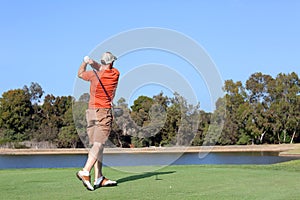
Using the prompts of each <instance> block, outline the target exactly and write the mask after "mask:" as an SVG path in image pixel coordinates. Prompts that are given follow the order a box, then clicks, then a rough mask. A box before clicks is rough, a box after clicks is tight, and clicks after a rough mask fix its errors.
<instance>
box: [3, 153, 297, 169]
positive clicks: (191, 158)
mask: <svg viewBox="0 0 300 200" xmlns="http://www.w3.org/2000/svg"><path fill="white" fill-rule="evenodd" d="M86 158H87V155H82V154H80V155H0V169H9V168H73V167H75V168H77V167H78V168H81V167H82V166H83V164H84V162H85V161H86ZM293 159H297V158H292V157H281V156H278V152H230V153H220V152H211V153H209V154H207V155H200V154H199V153H120V154H116V153H115V154H105V155H104V160H103V163H104V165H105V166H110V167H117V166H159V165H202V164H217V165H220V164H237V165H239V164H274V163H279V162H285V161H289V160H293ZM298 159H299V158H298Z"/></svg>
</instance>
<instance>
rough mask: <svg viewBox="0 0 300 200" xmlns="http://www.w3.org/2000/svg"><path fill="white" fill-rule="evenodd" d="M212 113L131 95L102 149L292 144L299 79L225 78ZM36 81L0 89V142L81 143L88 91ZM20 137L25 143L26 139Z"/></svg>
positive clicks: (178, 101) (298, 119)
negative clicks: (60, 92) (58, 89)
mask: <svg viewBox="0 0 300 200" xmlns="http://www.w3.org/2000/svg"><path fill="white" fill-rule="evenodd" d="M223 90H224V96H223V97H221V98H219V99H218V100H217V102H216V109H215V110H214V111H213V112H205V111H203V110H202V109H201V104H200V103H201V102H200V103H199V104H197V105H191V104H189V103H188V102H187V100H186V99H185V98H184V97H182V96H180V94H178V93H174V95H173V96H172V97H168V96H165V95H164V94H163V93H162V92H160V93H159V94H157V95H154V96H153V97H147V96H139V97H138V98H137V99H136V100H135V101H134V103H133V105H132V106H128V104H127V102H126V100H125V99H124V98H121V99H119V100H118V101H117V103H116V105H115V109H116V110H117V109H119V110H121V115H120V116H118V115H115V117H114V122H113V127H112V131H111V135H110V137H109V140H108V142H107V145H108V146H117V147H146V146H182V145H184V146H188V145H194V146H198V145H234V144H239V145H244V144H266V143H267V144H281V143H298V142H300V134H299V132H300V124H299V123H300V95H299V94H300V82H299V77H298V75H297V74H296V73H294V72H292V73H289V74H283V73H280V74H278V75H277V76H276V77H275V78H273V77H272V76H270V75H266V74H262V73H260V72H258V73H254V74H252V75H251V76H250V77H249V79H248V80H247V81H246V83H245V84H244V85H243V83H242V82H241V81H237V82H234V81H233V80H226V81H225V83H224V86H223ZM43 96H44V91H43V90H42V87H41V86H40V85H39V84H38V83H31V85H30V86H26V85H25V86H24V87H23V88H22V89H13V90H9V91H7V92H4V93H3V94H2V96H1V98H0V145H1V146H5V145H6V146H8V147H14V148H24V147H28V143H29V144H31V146H30V145H29V146H30V147H33V146H34V145H33V144H41V143H46V144H48V145H50V144H51V145H52V146H53V147H58V148H70V147H73V148H75V147H84V146H86V145H88V138H87V135H86V121H85V110H86V109H87V106H88V100H89V95H88V94H87V93H86V94H82V96H80V97H79V99H75V98H74V97H72V96H58V97H57V96H54V95H52V94H47V95H45V96H44V98H43V99H42V97H43ZM26 142H27V143H26Z"/></svg>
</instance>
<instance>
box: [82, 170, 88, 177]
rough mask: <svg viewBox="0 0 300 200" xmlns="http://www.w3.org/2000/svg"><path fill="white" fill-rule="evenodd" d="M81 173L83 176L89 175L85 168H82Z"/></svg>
mask: <svg viewBox="0 0 300 200" xmlns="http://www.w3.org/2000/svg"><path fill="white" fill-rule="evenodd" d="M81 174H82V175H83V176H89V175H90V172H89V171H87V170H85V169H83V170H81Z"/></svg>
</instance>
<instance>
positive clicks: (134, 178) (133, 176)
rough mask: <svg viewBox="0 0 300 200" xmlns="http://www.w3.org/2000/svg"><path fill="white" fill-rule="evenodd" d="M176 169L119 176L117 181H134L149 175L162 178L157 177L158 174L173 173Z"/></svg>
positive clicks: (156, 178)
mask: <svg viewBox="0 0 300 200" xmlns="http://www.w3.org/2000/svg"><path fill="white" fill-rule="evenodd" d="M175 172H176V171H169V172H146V173H143V174H137V175H132V176H127V177H124V178H121V179H119V180H117V182H118V183H124V182H128V181H135V180H138V179H143V178H149V177H151V176H155V180H162V179H160V178H158V176H159V175H165V174H173V173H175Z"/></svg>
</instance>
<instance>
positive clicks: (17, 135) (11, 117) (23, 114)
mask: <svg viewBox="0 0 300 200" xmlns="http://www.w3.org/2000/svg"><path fill="white" fill-rule="evenodd" d="M0 105H1V109H0V124H1V127H2V128H3V129H5V134H4V135H5V137H6V138H8V139H9V140H11V141H13V140H16V141H23V140H25V139H27V138H26V137H27V135H26V134H25V133H26V132H28V129H29V127H30V126H29V125H30V120H31V115H32V113H33V108H32V104H31V102H30V99H29V98H28V95H26V92H25V91H24V90H22V89H16V90H9V91H7V92H5V93H3V95H2V98H0Z"/></svg>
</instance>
